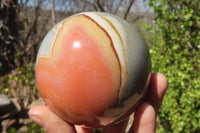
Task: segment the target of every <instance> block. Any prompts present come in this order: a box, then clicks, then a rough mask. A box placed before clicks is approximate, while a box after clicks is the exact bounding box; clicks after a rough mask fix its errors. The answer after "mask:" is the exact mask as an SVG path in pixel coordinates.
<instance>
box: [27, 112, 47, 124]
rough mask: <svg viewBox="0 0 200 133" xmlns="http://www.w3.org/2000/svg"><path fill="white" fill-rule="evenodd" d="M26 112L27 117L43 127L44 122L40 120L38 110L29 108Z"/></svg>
mask: <svg viewBox="0 0 200 133" xmlns="http://www.w3.org/2000/svg"><path fill="white" fill-rule="evenodd" d="M28 114H29V117H30V118H31V119H32V120H33V121H34V122H35V123H37V124H38V125H40V126H42V127H44V123H43V122H42V120H41V119H40V117H39V116H38V115H37V114H38V112H34V111H32V110H30V111H29V112H28Z"/></svg>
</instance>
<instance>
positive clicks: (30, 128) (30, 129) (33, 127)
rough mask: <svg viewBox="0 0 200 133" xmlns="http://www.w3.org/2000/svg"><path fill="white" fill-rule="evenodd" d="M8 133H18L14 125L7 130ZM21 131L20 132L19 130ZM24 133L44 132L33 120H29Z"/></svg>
mask: <svg viewBox="0 0 200 133" xmlns="http://www.w3.org/2000/svg"><path fill="white" fill-rule="evenodd" d="M7 132H8V133H19V132H18V131H17V130H16V129H15V128H14V127H11V128H9V129H8V131H7ZM20 133H22V132H20ZM26 133H45V132H44V130H43V128H42V127H40V126H39V125H37V124H36V123H35V122H30V123H28V124H27V131H26Z"/></svg>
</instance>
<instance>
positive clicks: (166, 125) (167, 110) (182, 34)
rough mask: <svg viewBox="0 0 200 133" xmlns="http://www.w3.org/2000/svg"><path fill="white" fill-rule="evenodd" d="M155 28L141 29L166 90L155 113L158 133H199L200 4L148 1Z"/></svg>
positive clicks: (188, 0) (178, 0) (196, 0)
mask: <svg viewBox="0 0 200 133" xmlns="http://www.w3.org/2000/svg"><path fill="white" fill-rule="evenodd" d="M148 4H149V6H151V7H153V9H154V12H155V13H156V15H157V17H156V18H155V23H156V25H157V27H152V26H150V25H147V24H146V25H144V28H145V29H146V30H148V32H149V36H148V37H147V38H146V41H147V42H150V43H151V45H152V47H151V49H150V53H151V55H152V67H153V72H157V71H159V72H162V73H164V74H165V75H166V76H167V78H168V82H169V88H168V91H167V93H166V96H165V98H164V101H163V105H162V107H161V110H160V111H159V121H158V132H162V133H163V132H173V133H177V132H183V133H195V132H200V67H199V66H200V51H199V50H200V6H199V5H200V1H199V0H176V1H171V0H149V2H148Z"/></svg>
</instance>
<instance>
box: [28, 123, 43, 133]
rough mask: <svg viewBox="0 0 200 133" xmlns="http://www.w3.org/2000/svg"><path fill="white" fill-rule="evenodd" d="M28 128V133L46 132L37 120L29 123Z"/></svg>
mask: <svg viewBox="0 0 200 133" xmlns="http://www.w3.org/2000/svg"><path fill="white" fill-rule="evenodd" d="M27 128H28V131H27V133H45V132H44V130H43V128H42V127H40V126H39V125H37V124H36V123H35V122H30V123H28V125H27Z"/></svg>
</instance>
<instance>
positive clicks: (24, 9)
mask: <svg viewBox="0 0 200 133" xmlns="http://www.w3.org/2000/svg"><path fill="white" fill-rule="evenodd" d="M83 11H102V12H108V13H112V14H115V15H118V16H120V17H122V18H124V19H126V20H127V21H129V22H130V23H131V24H132V25H133V26H134V27H135V28H136V29H137V30H138V31H139V32H140V34H141V35H142V36H143V38H144V39H145V41H146V43H147V45H148V46H149V48H150V53H151V56H152V71H153V72H161V73H163V74H165V75H166V77H167V78H168V82H169V88H168V90H167V93H166V95H165V98H164V101H163V104H162V107H161V110H160V111H159V114H158V118H157V132H158V133H165V132H166V133H170V132H172V133H199V132H200V1H199V0H176V1H173V0H0V94H6V95H7V96H8V97H9V99H10V100H11V101H12V102H13V103H15V104H17V105H18V108H17V111H15V112H14V113H13V112H12V111H10V112H7V113H5V114H3V115H0V122H1V125H0V132H9V133H17V132H27V133H29V132H30V133H37V132H38V133H39V132H43V130H42V128H40V127H39V126H38V125H37V124H35V123H34V122H31V121H30V120H29V118H28V116H27V111H28V109H29V108H30V107H31V106H32V105H33V104H34V102H36V101H38V99H40V95H39V93H38V90H37V87H36V82H35V74H34V67H35V60H36V55H37V51H38V48H39V45H40V43H41V41H42V39H43V37H44V36H45V34H46V33H47V32H48V30H49V29H50V28H51V27H52V26H53V25H55V24H56V23H57V22H59V21H60V20H62V19H64V18H66V17H68V16H70V15H72V14H75V13H78V12H83ZM0 109H1V108H0ZM0 114H1V110H0Z"/></svg>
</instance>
